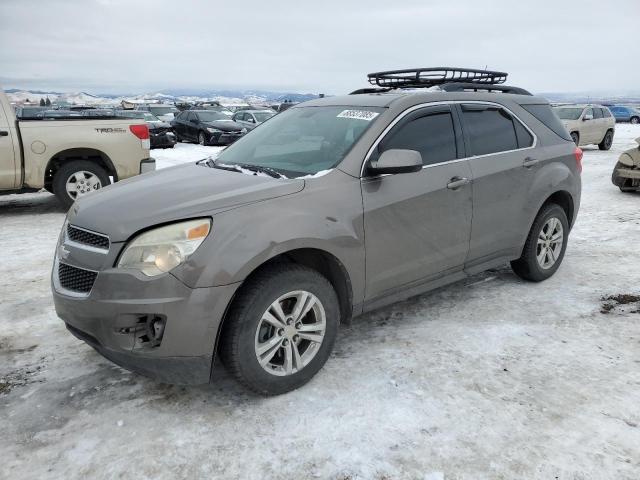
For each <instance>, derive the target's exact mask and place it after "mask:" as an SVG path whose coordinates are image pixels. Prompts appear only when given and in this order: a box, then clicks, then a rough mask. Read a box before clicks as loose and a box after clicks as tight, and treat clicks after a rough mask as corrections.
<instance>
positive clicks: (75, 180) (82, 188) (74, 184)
mask: <svg viewBox="0 0 640 480" xmlns="http://www.w3.org/2000/svg"><path fill="white" fill-rule="evenodd" d="M65 188H66V190H67V194H68V195H69V197H71V198H72V199H73V200H75V199H76V198H78V197H82V196H84V195H86V194H87V193H90V192H93V191H95V190H98V189H100V188H102V182H101V181H100V179H99V178H98V176H97V175H96V174H94V173H91V172H88V171H86V170H81V171H79V172H74V173H72V174H71V175H69V178H67V181H66V182H65Z"/></svg>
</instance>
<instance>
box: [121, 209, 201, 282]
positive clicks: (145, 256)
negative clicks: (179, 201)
mask: <svg viewBox="0 0 640 480" xmlns="http://www.w3.org/2000/svg"><path fill="white" fill-rule="evenodd" d="M210 230H211V220H210V219H208V218H200V219H197V220H189V221H186V222H180V223H174V224H171V225H165V226H164V227H159V228H154V229H153V230H149V231H147V232H144V233H141V234H140V235H138V236H137V237H135V238H134V239H133V240H132V241H131V242H130V243H129V245H127V247H126V248H125V250H124V252H123V253H122V255H121V256H120V261H119V262H118V268H133V269H136V270H139V271H141V272H142V273H144V274H145V275H147V276H149V277H155V276H156V275H160V274H161V273H164V272H168V271H170V270H173V269H174V268H176V267H177V266H178V265H180V264H182V263H183V262H184V261H185V260H186V259H187V258H188V257H189V255H191V254H192V253H193V252H195V251H196V249H197V248H198V247H199V246H200V244H201V243H202V242H203V241H204V239H205V238H207V235H209V231H210Z"/></svg>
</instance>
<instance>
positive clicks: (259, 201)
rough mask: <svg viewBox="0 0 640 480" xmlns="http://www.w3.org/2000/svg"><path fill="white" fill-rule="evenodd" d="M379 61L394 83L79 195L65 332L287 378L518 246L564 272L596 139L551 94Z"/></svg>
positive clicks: (202, 367) (150, 371)
mask: <svg viewBox="0 0 640 480" xmlns="http://www.w3.org/2000/svg"><path fill="white" fill-rule="evenodd" d="M426 71H428V72H429V77H428V80H425V81H424V85H425V86H431V85H433V84H434V81H433V78H434V75H435V74H434V73H433V71H432V69H427V70H426ZM469 72H472V74H474V75H475V73H473V72H476V71H469ZM478 72H480V73H477V75H478V76H479V77H478V78H486V77H484V75H486V74H487V72H486V71H484V70H483V71H478ZM418 73H420V72H418ZM498 73H499V72H498ZM371 75H374V77H375V79H376V83H378V84H379V85H382V86H383V87H380V88H374V89H365V90H364V91H360V93H356V94H352V95H347V96H337V97H331V98H323V99H318V100H313V101H310V102H306V103H302V104H299V105H296V106H294V107H292V108H290V109H288V110H287V111H286V112H283V113H281V114H278V115H277V116H275V117H273V118H272V119H271V120H269V121H268V122H267V123H265V124H264V125H263V126H262V127H261V128H258V129H255V130H254V131H252V132H250V133H249V134H247V135H246V136H245V137H243V138H242V139H240V140H238V141H237V142H236V143H234V144H233V145H231V146H230V147H228V148H227V149H226V150H224V151H223V152H222V153H221V154H220V155H219V156H218V157H217V158H216V159H212V158H209V159H204V160H202V161H200V162H197V163H190V164H186V165H182V166H177V167H172V168H167V169H164V170H161V171H158V172H155V173H150V174H146V175H142V176H140V177H136V178H134V179H131V180H129V181H127V182H123V183H121V184H115V185H113V186H109V187H107V188H103V189H101V190H99V191H97V192H96V193H94V194H92V195H88V196H86V197H83V198H82V199H80V200H79V201H77V202H76V203H75V204H74V205H73V207H72V208H71V209H70V211H69V213H68V215H67V219H66V222H65V224H64V227H63V230H62V232H61V235H60V240H59V243H58V246H57V250H56V254H55V261H54V268H53V273H52V288H53V298H54V302H55V307H56V311H57V314H58V315H59V316H60V318H61V319H62V320H63V321H64V322H65V324H66V326H67V328H68V329H69V330H70V331H71V333H73V334H74V335H76V336H77V337H78V338H80V339H82V340H84V341H85V342H87V343H88V344H89V345H91V346H92V347H94V348H95V349H96V350H97V351H98V352H100V353H101V354H102V355H104V356H105V357H107V358H109V359H111V360H112V361H114V362H115V363H117V364H119V365H122V366H124V367H126V368H129V369H131V370H134V371H137V372H140V373H142V374H145V375H148V376H151V377H153V378H156V379H158V380H160V381H163V382H169V383H206V382H209V380H210V377H211V371H212V365H213V360H214V358H215V357H216V354H218V355H219V356H220V358H221V359H222V361H223V363H224V364H225V366H226V367H227V368H228V369H229V370H230V372H231V373H232V374H233V375H234V376H235V377H236V378H237V379H238V380H239V381H241V382H242V383H243V384H244V385H246V386H248V387H249V388H251V389H253V390H255V391H257V392H259V393H261V394H265V395H273V394H280V393H284V392H287V391H289V390H292V389H295V388H298V387H300V386H301V385H303V384H304V383H306V382H307V381H309V380H310V379H311V378H312V377H313V376H314V375H315V374H316V373H317V372H318V371H319V370H320V369H321V368H322V366H323V365H324V363H325V362H326V360H327V359H328V358H329V355H330V353H331V350H332V348H333V344H334V341H335V339H336V336H337V335H338V333H339V329H338V326H339V324H340V323H345V322H348V321H349V320H350V319H351V318H352V317H355V316H358V315H361V314H363V313H365V312H369V311H371V310H373V309H376V308H379V307H382V306H385V305H388V304H390V303H393V302H397V301H398V300H402V299H406V298H408V297H411V296H415V295H419V294H421V293H423V292H426V291H428V290H431V289H433V288H437V287H441V286H443V285H446V284H448V283H451V282H456V281H459V280H461V279H463V278H465V277H467V276H469V275H474V274H476V273H478V272H481V271H483V270H486V269H489V268H494V267H497V266H501V265H503V264H505V263H507V262H510V263H511V266H512V268H513V271H514V272H515V273H516V274H517V275H518V276H520V277H521V278H523V279H525V280H529V281H533V282H539V281H542V280H545V279H547V278H549V277H551V276H552V275H553V274H554V273H555V272H556V271H557V269H558V268H559V267H560V264H561V262H562V260H563V257H564V253H565V249H566V248H567V242H568V240H569V232H570V230H571V227H572V225H573V224H574V222H575V219H576V216H577V214H578V208H579V205H580V192H581V181H580V172H581V159H582V152H581V150H580V149H579V148H578V147H576V146H575V145H574V144H573V142H572V140H571V137H570V136H569V135H568V133H567V132H566V131H565V129H564V128H563V126H562V125H561V124H560V122H559V120H558V118H557V117H556V116H555V115H554V114H553V112H552V111H551V108H550V106H549V104H548V103H547V101H546V100H545V99H543V98H539V97H535V96H532V95H530V94H528V92H525V91H524V90H522V89H517V88H516V87H506V86H501V85H494V84H487V83H486V80H483V82H484V83H468V84H459V82H453V83H445V84H443V85H440V88H441V91H429V90H428V91H418V92H417V93H416V92H415V76H416V75H417V74H415V73H412V74H411V75H410V78H413V79H414V80H413V81H407V85H409V86H411V87H412V88H413V89H412V90H410V91H405V89H402V88H401V89H398V88H397V86H394V87H393V88H391V87H384V85H386V80H385V78H391V77H390V76H389V72H382V73H380V74H371ZM504 75H505V76H506V74H504ZM465 80H467V81H469V75H467V76H466V77H465ZM495 81H497V80H495ZM394 85H396V83H394ZM464 85H471V86H470V87H468V86H467V87H465V86H464ZM465 88H469V89H474V90H478V91H472V92H469V91H464V89H465ZM485 90H487V91H485ZM501 92H503V93H501Z"/></svg>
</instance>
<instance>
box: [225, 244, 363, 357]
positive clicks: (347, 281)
mask: <svg viewBox="0 0 640 480" xmlns="http://www.w3.org/2000/svg"><path fill="white" fill-rule="evenodd" d="M278 263H295V264H298V265H304V266H306V267H308V268H311V269H313V270H315V271H317V272H318V273H320V274H321V275H323V276H324V277H325V278H326V279H327V280H329V283H331V285H332V286H333V288H334V290H335V292H336V295H337V296H338V302H339V303H340V305H339V307H340V322H341V323H349V322H350V321H351V317H352V315H353V287H352V284H351V278H350V276H349V272H348V271H347V269H346V268H345V266H344V264H343V263H342V262H341V261H340V260H339V259H338V258H337V257H336V256H335V255H333V254H331V253H330V252H328V251H326V250H322V249H319V248H306V247H303V248H295V249H292V250H287V251H285V252H281V253H278V254H277V255H274V256H273V257H271V258H269V259H267V260H265V261H264V262H262V263H261V264H260V265H258V266H257V267H255V268H254V269H253V270H252V271H251V272H250V273H249V274H248V275H247V276H246V278H245V279H244V280H243V282H242V284H241V285H240V286H239V287H238V288H237V290H236V291H235V293H234V295H233V297H232V298H231V300H230V301H229V304H228V305H227V308H226V309H225V312H224V315H223V317H222V321H221V322H220V325H219V326H218V332H217V333H216V341H215V351H214V354H215V352H217V351H218V346H219V341H220V337H221V334H222V332H223V330H224V328H225V321H226V318H227V315H228V313H229V311H230V309H231V307H232V305H233V303H234V302H235V301H236V300H237V298H238V294H239V293H240V292H241V290H242V288H243V286H244V285H246V283H247V281H248V280H250V279H251V278H253V277H254V276H255V275H257V274H258V273H259V272H261V271H263V270H264V269H267V268H269V267H271V266H272V265H275V264H278Z"/></svg>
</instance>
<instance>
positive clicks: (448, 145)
mask: <svg viewBox="0 0 640 480" xmlns="http://www.w3.org/2000/svg"><path fill="white" fill-rule="evenodd" d="M414 115H415V116H413V118H411V119H409V121H407V122H406V123H401V124H400V125H398V126H397V127H395V128H394V129H393V130H391V132H390V133H389V135H387V137H385V139H384V140H383V141H382V142H381V144H380V147H379V148H378V151H379V153H382V152H384V151H386V150H391V149H395V148H399V149H407V150H416V151H418V152H420V154H421V155H422V164H423V165H433V164H435V163H442V162H447V161H449V160H454V159H456V158H457V156H458V150H457V147H456V134H455V130H454V125H453V117H452V115H451V111H438V112H428V111H425V112H422V113H420V112H419V113H417V114H414Z"/></svg>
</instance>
